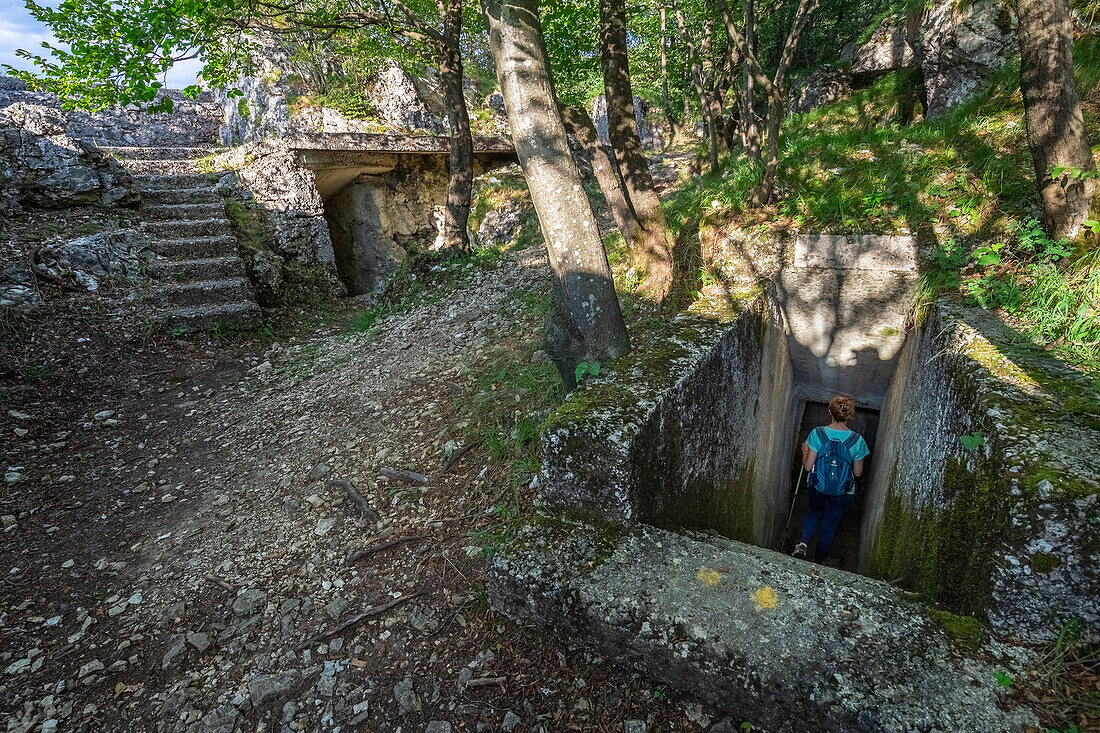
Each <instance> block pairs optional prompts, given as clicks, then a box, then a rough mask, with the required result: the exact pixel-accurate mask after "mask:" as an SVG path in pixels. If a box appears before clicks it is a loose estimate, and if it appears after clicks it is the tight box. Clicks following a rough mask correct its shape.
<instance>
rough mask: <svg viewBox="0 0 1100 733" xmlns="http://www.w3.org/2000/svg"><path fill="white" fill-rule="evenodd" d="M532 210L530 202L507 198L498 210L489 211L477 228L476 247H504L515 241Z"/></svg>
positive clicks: (523, 199)
mask: <svg viewBox="0 0 1100 733" xmlns="http://www.w3.org/2000/svg"><path fill="white" fill-rule="evenodd" d="M533 210H534V207H533V206H532V205H531V201H530V200H529V199H527V198H520V197H512V198H509V199H508V200H507V201H505V202H504V203H503V204H502V205H501V206H499V207H498V208H495V209H490V210H489V212H488V213H486V214H485V216H484V218H482V220H481V224H479V225H478V228H477V244H478V246H479V247H492V246H504V245H507V244H509V243H511V242H513V241H515V239H516V237H517V236H518V235H519V232H520V227H521V226H522V225H523V222H524V220H525V219H527V217H528V216H530V215H531V212H532V211H533Z"/></svg>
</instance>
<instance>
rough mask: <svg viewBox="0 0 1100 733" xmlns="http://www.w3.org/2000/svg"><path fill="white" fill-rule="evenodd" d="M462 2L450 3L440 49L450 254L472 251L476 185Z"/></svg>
mask: <svg viewBox="0 0 1100 733" xmlns="http://www.w3.org/2000/svg"><path fill="white" fill-rule="evenodd" d="M461 37H462V0H448V6H447V15H446V17H445V19H444V30H443V48H441V49H440V51H441V54H440V60H439V79H440V83H441V84H442V85H443V93H444V104H445V106H446V108H447V120H448V122H449V125H450V131H451V152H450V156H449V158H448V161H447V162H448V166H449V168H450V170H449V173H450V182H449V184H448V187H447V214H446V216H445V217H444V220H443V246H444V249H445V250H447V251H448V252H451V253H454V252H461V251H465V250H467V249H469V247H470V239H469V236H468V235H467V231H468V222H469V219H470V197H471V195H472V193H473V186H474V139H473V135H471V134H470V113H469V111H468V110H467V109H466V98H465V97H464V96H463V95H462V52H461V51H460V50H459V39H460V38H461Z"/></svg>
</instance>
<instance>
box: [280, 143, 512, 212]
mask: <svg viewBox="0 0 1100 733" xmlns="http://www.w3.org/2000/svg"><path fill="white" fill-rule="evenodd" d="M285 143H286V145H287V147H288V148H289V149H290V150H291V151H292V153H293V154H294V158H295V161H296V162H297V163H298V165H300V166H302V167H303V168H308V169H310V170H312V171H314V174H315V176H316V180H317V190H318V191H319V192H320V194H321V197H322V198H325V197H327V196H329V195H331V194H333V193H335V192H336V191H338V190H340V189H341V188H343V187H344V186H345V185H347V184H348V183H350V182H351V181H353V180H354V179H355V178H357V177H359V176H360V175H378V174H381V173H387V172H389V171H391V170H393V169H394V168H395V167H396V166H397V161H398V159H399V158H401V157H406V156H410V157H419V156H447V155H450V152H451V139H450V138H449V137H444V136H440V135H389V134H387V135H378V134H371V133H358V132H343V133H309V134H299V135H294V136H291V137H288V138H286V139H285ZM515 162H517V159H516V152H515V148H513V147H512V142H511V141H510V140H508V139H507V138H503V137H486V136H475V137H474V173H475V175H476V174H480V173H483V172H485V171H488V170H492V169H494V168H499V167H501V166H505V165H510V164H512V163H515Z"/></svg>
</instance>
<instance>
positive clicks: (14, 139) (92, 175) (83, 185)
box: [0, 103, 137, 211]
mask: <svg viewBox="0 0 1100 733" xmlns="http://www.w3.org/2000/svg"><path fill="white" fill-rule="evenodd" d="M65 124H66V121H65V118H64V116H63V115H61V114H60V113H59V112H57V111H56V110H52V109H50V108H48V107H40V106H36V105H27V104H23V103H18V104H14V105H11V106H9V107H6V108H4V109H2V110H0V211H4V210H8V211H19V210H20V209H21V207H22V206H35V207H45V208H59V207H66V206H80V205H88V204H117V203H130V202H133V201H136V200H137V194H136V193H135V191H134V186H133V179H132V178H131V176H130V174H129V173H128V172H127V171H126V170H125V169H124V168H123V167H122V166H121V165H120V164H119V163H118V162H117V161H115V160H114V159H112V158H110V157H109V156H106V155H104V154H103V153H101V152H99V151H97V150H95V149H94V148H93V147H92V146H91V145H89V144H87V143H85V142H82V141H81V140H77V139H75V138H73V137H71V136H70V135H68V134H67V133H66V132H65Z"/></svg>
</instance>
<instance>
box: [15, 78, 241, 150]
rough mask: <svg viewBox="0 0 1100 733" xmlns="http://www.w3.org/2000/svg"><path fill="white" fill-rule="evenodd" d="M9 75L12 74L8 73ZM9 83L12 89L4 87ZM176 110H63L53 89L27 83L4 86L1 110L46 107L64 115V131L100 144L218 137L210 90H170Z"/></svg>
mask: <svg viewBox="0 0 1100 733" xmlns="http://www.w3.org/2000/svg"><path fill="white" fill-rule="evenodd" d="M4 78H7V77H4ZM5 87H9V88H5ZM161 96H166V97H168V98H170V99H171V100H172V103H173V111H172V112H158V113H155V114H149V113H147V112H143V111H142V110H139V109H135V108H133V107H108V108H107V109H103V110H100V111H98V112H94V113H90V112H85V111H83V110H63V109H61V101H60V100H59V99H58V98H57V97H56V96H55V95H53V94H48V93H45V92H28V91H26V90H25V88H24V87H23V86H22V84H19V83H17V84H10V83H9V84H6V85H0V110H2V109H4V108H6V107H10V106H12V105H15V104H24V105H33V106H36V107H46V108H49V109H51V110H54V113H53V114H54V115H55V116H57V117H58V118H59V119H63V120H64V133H65V134H66V135H68V136H69V137H71V138H74V139H76V140H80V141H82V142H85V143H88V144H91V145H96V146H99V147H186V146H194V145H214V144H216V142H217V140H218V126H219V124H220V108H219V106H218V104H217V103H216V101H215V100H214V97H213V95H212V94H211V93H209V92H206V93H203V94H200V95H199V97H198V98H197V99H190V98H188V97H185V96H184V95H183V94H182V93H181V92H179V91H175V90H166V91H164V92H162V94H161Z"/></svg>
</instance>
